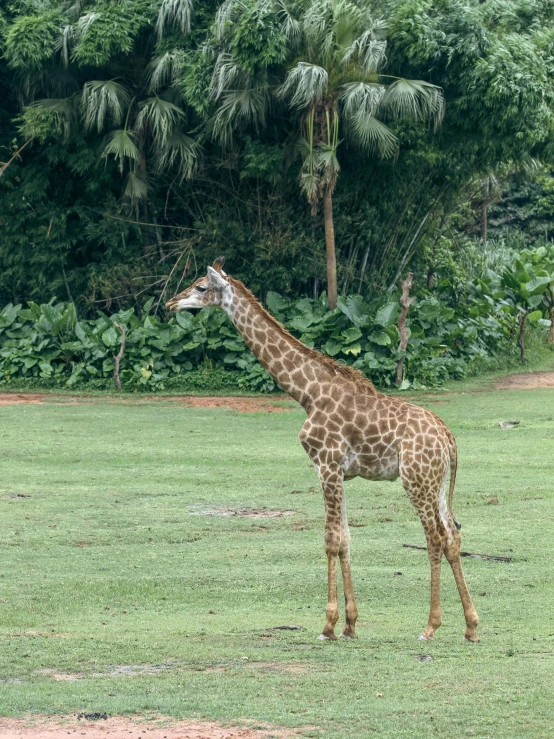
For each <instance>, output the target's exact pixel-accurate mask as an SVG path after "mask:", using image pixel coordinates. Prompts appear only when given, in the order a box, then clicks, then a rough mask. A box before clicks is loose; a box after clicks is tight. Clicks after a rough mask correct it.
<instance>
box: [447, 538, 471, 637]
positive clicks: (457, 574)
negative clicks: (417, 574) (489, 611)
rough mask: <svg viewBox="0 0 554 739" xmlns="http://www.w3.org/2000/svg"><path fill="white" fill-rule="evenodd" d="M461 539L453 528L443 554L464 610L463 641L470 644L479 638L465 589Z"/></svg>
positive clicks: (468, 596) (468, 595)
mask: <svg viewBox="0 0 554 739" xmlns="http://www.w3.org/2000/svg"><path fill="white" fill-rule="evenodd" d="M461 540H462V537H461V536H460V532H459V531H458V530H457V529H455V528H454V527H453V530H452V532H451V537H450V538H449V540H448V541H447V543H446V546H445V549H444V554H445V556H446V559H447V560H448V563H449V565H450V567H451V568H452V574H453V575H454V580H455V581H456V585H457V587H458V593H459V594H460V599H461V601H462V606H463V608H464V617H465V620H466V633H465V639H466V641H470V642H478V641H479V637H478V636H477V624H478V623H479V616H478V615H477V611H476V610H475V606H474V605H473V601H472V600H471V595H470V594H469V590H468V589H467V585H466V581H465V577H464V572H463V569H462V560H461V558H460V547H461Z"/></svg>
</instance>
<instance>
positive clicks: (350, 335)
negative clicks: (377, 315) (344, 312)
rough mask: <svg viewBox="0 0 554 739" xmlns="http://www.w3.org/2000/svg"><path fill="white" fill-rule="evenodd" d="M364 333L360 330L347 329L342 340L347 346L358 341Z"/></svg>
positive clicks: (354, 328)
mask: <svg viewBox="0 0 554 739" xmlns="http://www.w3.org/2000/svg"><path fill="white" fill-rule="evenodd" d="M361 335H362V332H361V331H360V329H359V328H356V327H351V328H347V329H345V330H344V331H343V332H342V335H341V338H342V340H343V341H344V343H345V344H350V343H351V342H352V341H356V340H357V339H359V338H360V336H361Z"/></svg>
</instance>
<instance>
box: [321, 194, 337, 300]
mask: <svg viewBox="0 0 554 739" xmlns="http://www.w3.org/2000/svg"><path fill="white" fill-rule="evenodd" d="M323 212H324V217H325V248H326V251H327V302H328V305H329V310H334V309H335V308H336V307H337V260H336V257H335V227H334V225H333V195H332V194H331V191H330V190H329V189H326V190H325V192H324V193H323Z"/></svg>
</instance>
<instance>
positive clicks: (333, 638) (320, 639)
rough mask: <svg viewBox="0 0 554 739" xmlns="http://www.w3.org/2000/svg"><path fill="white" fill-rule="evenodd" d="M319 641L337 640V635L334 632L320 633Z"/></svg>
mask: <svg viewBox="0 0 554 739" xmlns="http://www.w3.org/2000/svg"><path fill="white" fill-rule="evenodd" d="M317 638H318V640H319V641H334V640H336V638H337V637H336V636H335V635H334V634H333V636H327V635H326V634H320V635H319V636H318V637H317Z"/></svg>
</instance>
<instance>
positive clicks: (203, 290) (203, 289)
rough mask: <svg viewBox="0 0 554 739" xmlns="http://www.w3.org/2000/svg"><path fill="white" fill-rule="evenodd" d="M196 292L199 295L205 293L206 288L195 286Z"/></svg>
mask: <svg viewBox="0 0 554 739" xmlns="http://www.w3.org/2000/svg"><path fill="white" fill-rule="evenodd" d="M196 290H197V292H199V293H205V292H206V290H207V288H206V287H200V285H197V287H196Z"/></svg>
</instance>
